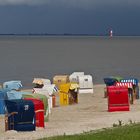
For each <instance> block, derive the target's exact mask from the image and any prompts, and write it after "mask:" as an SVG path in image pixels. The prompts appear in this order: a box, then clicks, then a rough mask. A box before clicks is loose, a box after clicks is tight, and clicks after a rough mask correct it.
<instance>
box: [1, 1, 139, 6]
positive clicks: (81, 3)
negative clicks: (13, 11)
mask: <svg viewBox="0 0 140 140" xmlns="http://www.w3.org/2000/svg"><path fill="white" fill-rule="evenodd" d="M38 4H43V5H45V4H51V5H52V4H54V5H63V6H73V7H83V8H84V7H85V8H90V7H96V6H101V5H122V4H123V5H124V4H126V5H140V0H0V5H38Z"/></svg>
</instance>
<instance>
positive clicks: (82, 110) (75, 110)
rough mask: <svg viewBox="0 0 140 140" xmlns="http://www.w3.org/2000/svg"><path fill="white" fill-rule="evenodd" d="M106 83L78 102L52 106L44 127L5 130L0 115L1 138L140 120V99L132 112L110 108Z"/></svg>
mask: <svg viewBox="0 0 140 140" xmlns="http://www.w3.org/2000/svg"><path fill="white" fill-rule="evenodd" d="M104 87H105V85H94V94H80V95H79V103H78V104H75V105H70V106H61V107H60V106H59V102H58V96H57V107H55V108H53V109H52V113H51V114H50V119H49V122H47V123H46V124H45V129H42V128H37V130H36V131H34V132H16V131H7V132H5V131H4V129H5V128H4V117H3V116H0V124H1V125H0V140H27V139H28V140H35V139H39V138H43V137H50V136H56V135H63V134H66V135H69V134H78V133H82V132H86V131H90V130H97V129H102V128H107V127H113V124H114V123H116V124H118V120H122V122H123V123H124V124H127V123H129V121H130V120H131V121H132V122H140V117H139V116H140V100H136V101H135V102H134V104H133V105H130V111H129V112H112V113H110V112H108V111H107V106H108V104H107V98H104Z"/></svg>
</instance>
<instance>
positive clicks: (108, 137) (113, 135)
mask: <svg viewBox="0 0 140 140" xmlns="http://www.w3.org/2000/svg"><path fill="white" fill-rule="evenodd" d="M39 140H140V124H131V125H125V126H117V127H114V128H108V129H107V128H105V129H102V130H98V131H90V132H83V133H82V134H78V135H65V134H64V135H63V136H57V137H50V138H44V139H39Z"/></svg>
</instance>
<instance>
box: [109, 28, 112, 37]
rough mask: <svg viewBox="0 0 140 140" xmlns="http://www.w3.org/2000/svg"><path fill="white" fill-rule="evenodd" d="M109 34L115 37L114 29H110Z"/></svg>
mask: <svg viewBox="0 0 140 140" xmlns="http://www.w3.org/2000/svg"><path fill="white" fill-rule="evenodd" d="M109 36H110V37H113V30H112V29H111V30H110V31H109Z"/></svg>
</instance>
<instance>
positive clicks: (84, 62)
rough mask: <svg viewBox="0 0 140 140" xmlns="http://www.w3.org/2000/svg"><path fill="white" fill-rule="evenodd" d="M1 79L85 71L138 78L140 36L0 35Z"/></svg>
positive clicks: (26, 82) (98, 75) (96, 76)
mask: <svg viewBox="0 0 140 140" xmlns="http://www.w3.org/2000/svg"><path fill="white" fill-rule="evenodd" d="M0 65H1V66H0V83H2V82H4V81H7V80H21V81H22V82H23V84H24V85H26V86H27V85H30V84H31V82H32V80H33V78H34V77H45V78H50V79H52V78H53V76H54V75H55V74H71V73H72V72H74V71H84V72H85V73H86V74H92V76H93V79H94V83H103V78H104V77H106V76H123V77H136V78H138V79H139V80H140V37H113V38H109V37H0Z"/></svg>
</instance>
